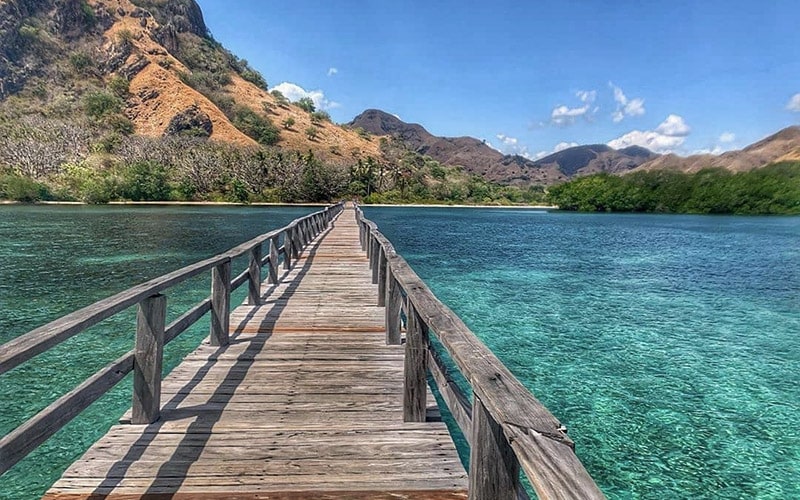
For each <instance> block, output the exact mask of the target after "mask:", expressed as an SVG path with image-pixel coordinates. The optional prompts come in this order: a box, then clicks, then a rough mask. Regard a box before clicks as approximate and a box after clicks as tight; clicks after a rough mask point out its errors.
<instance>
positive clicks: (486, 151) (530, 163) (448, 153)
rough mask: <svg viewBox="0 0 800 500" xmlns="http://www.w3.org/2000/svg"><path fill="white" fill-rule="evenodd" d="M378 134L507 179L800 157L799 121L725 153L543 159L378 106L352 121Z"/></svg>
mask: <svg viewBox="0 0 800 500" xmlns="http://www.w3.org/2000/svg"><path fill="white" fill-rule="evenodd" d="M349 125H350V126H351V127H354V128H362V129H364V130H366V131H367V132H369V133H371V134H374V135H378V136H392V137H395V138H397V139H399V140H401V141H402V142H403V143H404V144H405V145H406V147H408V148H409V149H411V150H413V151H416V152H418V153H420V154H424V155H428V156H430V157H431V158H433V159H435V160H437V161H439V162H441V163H444V164H447V165H459V166H461V167H463V168H464V170H465V171H467V172H469V173H472V174H476V175H481V176H483V177H485V178H487V179H489V180H492V181H495V182H500V183H503V184H517V185H527V184H545V185H549V184H553V183H556V182H561V181H565V180H569V179H571V178H573V177H576V176H580V175H589V174H594V173H599V172H608V173H612V174H622V173H626V172H630V171H633V170H637V169H642V170H651V169H659V168H661V169H664V168H666V169H673V170H680V171H684V172H695V171H697V170H700V169H702V168H707V167H721V168H727V169H730V170H734V171H743V170H750V169H753V168H759V167H763V166H765V165H768V164H770V163H774V162H776V161H789V160H800V127H796V126H795V127H789V128H786V129H784V130H782V131H780V132H778V133H777V134H775V135H772V136H770V137H767V138H766V139H764V140H762V141H759V142H757V143H755V144H753V145H751V146H748V147H746V148H744V149H742V150H739V151H729V152H727V153H723V154H721V155H718V156H717V155H711V154H706V155H692V156H689V157H685V158H684V157H680V156H677V155H674V154H668V155H659V154H657V153H654V152H652V151H650V150H648V149H646V148H643V147H639V146H630V147H627V148H624V149H613V148H611V147H609V146H606V145H605V144H590V145H586V146H575V147H572V148H568V149H565V150H563V151H558V152H556V153H553V154H551V155H549V156H546V157H544V158H540V159H538V160H531V159H529V158H525V157H523V156H519V155H504V154H503V153H501V152H499V151H497V150H496V149H494V148H492V147H490V146H489V145H487V144H486V143H485V142H483V141H481V140H478V139H475V138H474V137H438V136H435V135H433V134H431V133H430V132H428V131H427V130H426V129H425V128H424V127H423V126H422V125H419V124H416V123H406V122H404V121H402V120H400V119H399V118H397V117H396V116H394V115H391V114H389V113H386V112H384V111H380V110H377V109H369V110H367V111H364V112H363V113H361V114H360V115H358V116H356V117H355V119H354V120H353V121H352V122H350V124H349Z"/></svg>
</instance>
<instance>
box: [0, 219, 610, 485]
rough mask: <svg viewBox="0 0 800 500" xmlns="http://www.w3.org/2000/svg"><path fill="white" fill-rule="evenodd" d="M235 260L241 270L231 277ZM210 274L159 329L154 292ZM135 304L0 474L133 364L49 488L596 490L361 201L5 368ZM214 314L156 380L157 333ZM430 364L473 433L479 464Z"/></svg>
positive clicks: (17, 346) (0, 365)
mask: <svg viewBox="0 0 800 500" xmlns="http://www.w3.org/2000/svg"><path fill="white" fill-rule="evenodd" d="M240 256H241V257H243V258H247V259H249V266H248V269H247V270H245V272H243V273H242V274H241V275H239V276H237V277H233V278H232V277H231V272H230V269H231V260H232V259H235V258H238V257H240ZM208 270H211V271H212V290H211V295H210V297H209V298H208V299H207V300H205V301H203V302H201V303H200V304H198V305H197V306H195V307H194V308H192V309H191V310H189V311H187V312H186V314H184V315H183V316H182V317H181V318H179V319H178V320H176V321H175V322H173V323H172V324H170V325H166V324H165V321H164V311H165V302H166V300H167V299H166V297H165V295H163V294H162V293H161V292H163V291H165V290H167V289H169V288H170V287H171V286H173V285H174V284H176V283H178V282H181V281H183V280H185V279H188V277H191V276H195V275H197V274H199V273H201V272H205V271H208ZM263 275H266V280H262V276H263ZM244 284H248V286H249V293H248V299H247V301H246V302H245V303H244V304H242V305H240V306H239V307H237V308H235V309H233V310H232V311H231V308H230V293H231V291H232V290H233V289H235V288H238V287H239V286H243V285H244ZM134 304H138V308H139V312H138V326H137V339H136V348H135V349H134V350H132V351H131V352H130V353H128V354H127V355H126V356H123V357H122V358H120V359H119V360H117V361H115V362H114V363H112V364H111V365H109V366H108V367H107V368H106V369H104V370H101V372H99V373H98V374H96V375H95V376H94V377H92V378H91V379H89V380H87V382H85V383H84V384H82V385H81V386H80V387H78V388H76V389H75V390H74V391H72V392H71V393H69V394H67V395H65V396H64V397H62V398H61V399H59V400H58V401H56V402H55V403H53V404H52V405H51V406H50V407H48V408H46V409H45V410H43V411H42V412H41V413H40V414H39V415H37V416H36V417H34V418H33V419H31V421H29V422H27V423H26V424H24V425H23V426H21V427H20V428H18V429H16V430H15V431H13V432H12V433H11V434H9V435H7V436H5V437H4V438H3V439H2V440H0V472H4V471H5V470H7V469H8V468H10V467H11V466H13V464H14V463H16V462H17V461H19V459H21V458H22V457H24V456H25V454H27V453H28V452H29V451H30V450H31V449H33V448H35V447H36V446H38V445H39V444H40V443H41V442H43V441H44V440H46V439H47V438H48V437H49V436H50V435H52V434H53V433H55V432H56V431H57V430H58V429H59V428H61V427H63V425H64V424H65V423H66V422H68V421H69V420H70V419H71V418H73V417H74V415H76V414H77V413H79V412H80V411H81V410H82V409H84V408H85V407H87V406H88V405H89V404H90V403H91V402H92V401H94V400H96V399H97V398H98V397H100V396H101V395H102V394H104V393H105V392H106V391H107V390H108V389H109V388H110V387H112V386H113V385H114V384H116V383H117V382H118V381H119V380H121V378H122V377H123V376H124V375H125V374H127V373H129V372H131V371H133V372H134V396H133V406H132V409H131V411H129V412H128V413H127V414H126V415H125V416H123V418H122V420H121V422H120V424H119V425H116V426H114V427H112V428H111V430H110V431H109V432H108V433H107V434H106V435H105V436H104V437H103V438H101V439H100V440H99V441H98V442H97V443H95V444H94V445H93V446H92V447H91V448H90V449H89V450H88V451H87V452H86V453H85V454H84V456H83V457H81V458H80V459H79V460H78V461H76V462H75V463H74V464H73V465H72V466H71V467H69V469H67V470H66V471H65V472H64V474H63V476H62V478H61V479H60V480H59V481H58V482H56V484H54V485H53V486H52V487H51V489H50V490H49V491H48V493H47V494H46V496H45V498H47V499H51V500H56V499H58V500H77V499H101V498H109V499H120V500H122V499H126V500H127V499H133V498H148V499H161V498H177V499H193V498H197V499H201V500H202V499H212V498H220V499H222V498H230V499H256V498H258V499H266V498H269V499H286V500H288V499H300V498H321V499H345V498H352V499H367V498H370V499H371V498H377V499H384V498H385V499H390V498H391V499H395V498H408V499H456V498H467V497H469V498H474V499H492V500H495V499H506V498H507V499H512V498H513V499H517V498H526V494H525V491H524V489H523V488H522V487H521V486H520V483H519V471H520V468H521V469H522V470H523V471H524V472H525V473H526V475H527V476H528V478H529V479H530V481H531V483H532V484H533V486H534V488H535V489H536V491H537V493H538V494H539V496H540V497H541V498H602V493H600V491H599V489H597V487H596V485H595V484H594V482H593V481H592V480H591V478H590V477H589V475H588V474H587V473H586V471H585V470H584V468H583V466H582V465H581V464H580V462H579V461H578V459H577V457H576V456H575V454H574V452H573V449H572V442H571V441H570V440H569V438H568V437H567V436H566V433H565V429H564V428H563V426H561V424H560V423H559V422H558V420H556V419H555V417H553V416H552V415H550V413H549V412H548V411H547V410H546V409H545V408H544V407H543V406H542V405H541V404H540V403H539V402H538V401H537V400H536V399H535V398H533V396H532V395H530V393H529V392H528V391H527V390H526V389H525V388H524V387H522V386H521V384H520V383H519V382H518V381H517V380H516V379H515V378H514V377H513V375H512V374H511V373H510V372H508V370H507V369H505V367H504V366H502V364H500V362H499V360H497V358H495V357H494V355H493V354H491V352H490V351H488V349H486V347H485V346H483V344H481V343H480V342H479V341H478V340H477V338H475V337H474V336H473V335H472V334H471V332H469V330H468V329H467V328H466V326H464V325H463V323H461V321H460V320H459V319H458V318H457V317H456V316H455V315H454V314H453V313H452V312H450V311H449V309H447V308H446V307H445V306H444V305H442V304H441V303H440V302H439V301H438V300H436V298H435V297H434V296H433V295H432V294H431V293H430V290H428V289H427V286H425V285H424V283H423V282H422V281H421V280H420V279H419V278H418V277H417V276H416V274H415V273H414V272H413V270H411V268H410V267H408V264H407V263H405V261H404V260H403V259H402V257H400V256H399V255H397V254H396V253H395V252H394V248H393V246H392V245H391V243H390V242H388V240H386V239H385V238H384V237H383V235H381V234H380V233H379V232H378V230H377V227H376V226H375V225H374V224H373V223H371V222H369V221H368V220H366V219H365V218H364V217H363V214H362V213H361V211H360V210H359V209H358V208H354V207H352V206H347V207H344V206H343V205H342V204H339V205H336V206H332V207H329V208H327V209H326V210H324V211H321V212H317V213H315V214H312V215H311V216H308V217H306V218H302V219H298V220H296V221H295V222H293V223H292V224H290V225H289V226H287V227H285V228H281V229H279V230H276V231H273V232H272V233H268V234H266V235H263V236H261V237H259V238H256V239H254V240H251V241H249V242H247V243H245V244H242V245H240V246H238V247H236V248H235V249H232V250H231V251H229V252H227V253H226V254H223V255H221V256H216V257H213V258H211V259H208V260H207V261H203V262H200V263H197V264H194V265H192V266H188V267H187V268H184V269H182V270H179V271H176V272H175V273H172V274H170V275H167V276H164V277H161V278H157V279H156V280H153V281H151V282H148V283H145V284H143V285H140V286H139V287H134V288H133V289H130V290H127V291H125V292H122V293H121V294H118V295H117V296H115V297H111V298H109V299H106V300H105V301H101V302H100V303H98V304H95V305H93V306H89V307H88V308H86V309H83V310H81V311H77V312H76V313H73V314H72V315H69V316H67V317H65V318H62V319H61V320H57V321H56V322H54V323H51V324H50V325H45V326H44V327H42V328H40V329H37V330H35V331H34V332H31V333H30V334H27V335H26V336H23V337H20V338H19V339H16V340H15V341H12V342H10V343H8V344H6V345H4V346H0V373H3V372H5V371H7V370H9V369H11V368H13V367H14V366H17V365H18V364H20V363H22V362H25V361H27V360H28V359H30V358H31V357H33V356H35V355H36V354H37V353H39V352H42V351H43V350H46V349H48V348H49V347H52V345H55V344H57V343H59V342H61V341H63V340H64V339H66V338H68V337H70V336H72V335H75V334H77V333H79V332H80V331H82V330H83V329H85V328H87V327H88V326H91V325H92V324H95V323H97V322H98V321H100V320H102V319H104V318H106V317H108V316H110V315H112V314H115V313H116V312H118V311H120V310H122V309H124V308H125V307H128V306H130V305H134ZM209 313H210V314H211V332H210V335H209V338H208V340H207V341H206V342H205V343H203V345H201V346H200V347H199V348H197V349H196V350H195V351H194V352H193V353H191V354H190V355H189V356H187V357H186V358H185V359H184V360H183V362H182V363H181V364H180V365H179V366H178V367H176V368H175V369H174V370H173V371H172V372H171V373H170V374H169V376H167V377H166V378H165V379H164V380H163V381H162V380H161V375H160V373H161V352H162V350H163V346H164V344H166V343H167V342H169V341H170V340H172V339H174V338H175V337H176V336H177V335H178V334H180V333H181V332H182V331H184V330H186V329H187V328H188V327H189V326H190V325H191V324H193V323H194V322H196V321H197V320H198V319H199V318H200V317H202V316H203V315H205V314H209ZM433 335H435V336H436V337H437V338H438V340H439V342H440V343H441V346H443V347H444V349H445V350H446V351H447V354H448V355H449V356H450V357H451V358H452V360H453V363H455V365H456V366H455V368H456V369H459V370H460V371H461V372H462V373H463V374H464V375H465V377H466V378H467V380H469V381H470V383H471V385H472V390H473V392H474V396H473V397H472V398H471V397H469V396H468V395H467V394H466V393H465V392H464V390H463V388H459V387H458V386H457V384H455V383H454V382H453V380H452V377H451V373H450V370H452V369H453V366H452V364H451V365H448V364H447V363H445V362H444V361H443V358H442V354H443V353H437V352H436V349H434V348H433V345H432V344H431V342H430V337H431V336H433ZM448 366H449V368H448ZM428 374H431V375H432V377H433V380H434V381H435V385H436V386H437V387H438V389H439V391H440V392H441V395H442V398H443V400H444V401H445V402H446V403H447V406H448V408H449V410H450V412H452V415H453V418H454V419H455V421H456V422H457V423H458V425H459V426H461V428H462V429H463V430H464V431H465V435H466V436H467V438H468V440H469V441H470V443H471V452H470V453H471V458H470V462H471V465H470V471H469V474H467V471H465V469H464V467H463V466H462V464H461V462H460V460H459V458H458V454H457V452H456V449H455V445H454V444H453V440H452V438H451V436H450V434H449V432H448V430H447V427H446V426H445V424H444V423H442V422H441V418H440V415H439V409H438V408H437V405H436V401H435V400H434V399H433V397H432V395H431V391H430V390H429V388H428V387H427V385H428V378H427V377H428Z"/></svg>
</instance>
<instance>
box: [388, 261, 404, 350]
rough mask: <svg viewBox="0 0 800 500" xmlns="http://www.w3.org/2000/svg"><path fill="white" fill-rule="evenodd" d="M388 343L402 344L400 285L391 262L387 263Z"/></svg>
mask: <svg viewBox="0 0 800 500" xmlns="http://www.w3.org/2000/svg"><path fill="white" fill-rule="evenodd" d="M386 284H387V286H386V299H385V304H386V343H387V344H389V345H400V341H401V339H400V303H401V299H402V297H401V296H400V285H399V284H398V283H397V280H396V279H394V275H393V274H392V268H391V266H390V265H389V262H388V261H387V263H386Z"/></svg>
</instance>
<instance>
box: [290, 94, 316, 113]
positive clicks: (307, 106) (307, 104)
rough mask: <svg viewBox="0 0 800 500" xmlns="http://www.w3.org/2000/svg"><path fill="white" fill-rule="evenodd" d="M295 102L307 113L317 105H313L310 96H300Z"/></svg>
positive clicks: (311, 111) (314, 109)
mask: <svg viewBox="0 0 800 500" xmlns="http://www.w3.org/2000/svg"><path fill="white" fill-rule="evenodd" d="M295 104H296V105H297V107H298V108H300V109H302V110H304V111H307V112H309V113H313V112H314V111H316V110H317V107H316V106H315V105H314V101H313V100H312V99H311V98H310V97H301V98H300V99H298V100H297V102H295Z"/></svg>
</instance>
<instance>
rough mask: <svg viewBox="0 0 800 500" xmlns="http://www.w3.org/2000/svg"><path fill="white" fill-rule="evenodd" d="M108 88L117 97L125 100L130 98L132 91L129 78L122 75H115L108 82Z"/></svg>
mask: <svg viewBox="0 0 800 500" xmlns="http://www.w3.org/2000/svg"><path fill="white" fill-rule="evenodd" d="M108 88H109V90H111V92H113V93H114V95H116V96H117V97H119V98H121V99H124V98H126V97H128V94H129V93H130V90H131V82H130V81H128V79H127V78H125V77H124V76H120V75H115V76H114V77H112V78H111V80H109V82H108Z"/></svg>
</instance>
